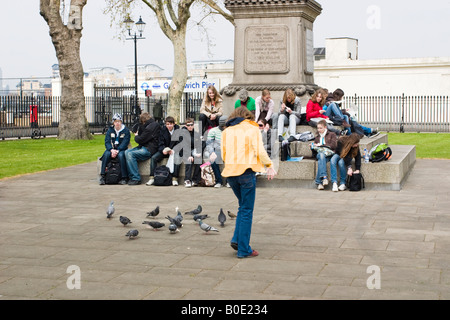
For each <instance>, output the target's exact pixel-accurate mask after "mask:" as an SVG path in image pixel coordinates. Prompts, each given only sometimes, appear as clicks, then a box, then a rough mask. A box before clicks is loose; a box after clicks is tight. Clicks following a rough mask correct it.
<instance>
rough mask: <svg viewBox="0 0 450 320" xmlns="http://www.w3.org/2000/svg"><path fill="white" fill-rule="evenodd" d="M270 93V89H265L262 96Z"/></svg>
mask: <svg viewBox="0 0 450 320" xmlns="http://www.w3.org/2000/svg"><path fill="white" fill-rule="evenodd" d="M268 95H270V91H269V89H264V90H263V91H262V93H261V96H263V97H265V96H268Z"/></svg>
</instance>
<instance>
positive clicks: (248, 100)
mask: <svg viewBox="0 0 450 320" xmlns="http://www.w3.org/2000/svg"><path fill="white" fill-rule="evenodd" d="M238 97H239V98H238V100H236V102H235V104H234V108H235V109H236V108H239V107H240V106H245V107H247V109H248V110H249V111H251V112H252V113H253V114H255V112H256V111H255V110H256V105H255V99H253V98H252V97H250V96H249V95H248V91H247V90H246V89H241V90H240V91H239V96H238Z"/></svg>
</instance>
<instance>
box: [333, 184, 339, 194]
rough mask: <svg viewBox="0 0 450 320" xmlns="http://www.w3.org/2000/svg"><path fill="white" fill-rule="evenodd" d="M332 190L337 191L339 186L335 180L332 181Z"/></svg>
mask: <svg viewBox="0 0 450 320" xmlns="http://www.w3.org/2000/svg"><path fill="white" fill-rule="evenodd" d="M332 190H333V192H338V191H339V188H338V185H337V183H336V182H333V189H332Z"/></svg>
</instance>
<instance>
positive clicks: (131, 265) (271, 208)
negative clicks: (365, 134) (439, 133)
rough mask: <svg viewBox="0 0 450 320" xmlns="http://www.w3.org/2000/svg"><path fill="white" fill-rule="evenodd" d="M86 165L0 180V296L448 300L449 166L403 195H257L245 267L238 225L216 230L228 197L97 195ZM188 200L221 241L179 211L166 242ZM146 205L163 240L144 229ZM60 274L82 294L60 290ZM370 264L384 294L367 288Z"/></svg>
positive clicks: (202, 193) (423, 166)
mask: <svg viewBox="0 0 450 320" xmlns="http://www.w3.org/2000/svg"><path fill="white" fill-rule="evenodd" d="M96 166H97V164H96V162H93V163H88V164H83V165H78V166H73V167H69V168H64V169H58V170H52V171H47V172H41V173H36V174H30V175H24V176H21V177H16V178H8V179H3V180H0V300H2V299H5V300H7V299H36V300H40V299H44V300H47V299H57V300H61V299H63V300H66V299H67V300H72V299H85V300H89V299H101V300H106V299H121V300H128V299H133V300H135V299H144V300H155V299H162V300H174V299H175V300H216V299H219V300H230V299H233V300H236V299H238V300H298V299H333V300H334V299H362V300H365V299H370V300H372V299H374V300H377V299H432V300H437V299H450V249H449V248H450V213H449V211H448V205H449V204H450V201H449V200H448V199H449V198H450V197H449V195H450V181H449V180H448V179H443V178H442V177H446V176H447V175H448V173H449V172H450V161H448V160H420V159H419V160H417V161H416V164H415V166H414V168H413V169H412V171H411V173H410V175H409V177H408V179H407V181H406V182H405V183H404V186H403V188H402V190H400V191H386V190H384V191H382V190H364V191H361V192H358V193H351V192H348V191H345V192H338V193H333V192H331V191H330V190H325V191H318V190H315V189H296V188H292V187H289V188H283V187H281V188H277V189H273V188H263V187H258V188H257V200H256V208H255V213H254V219H253V231H252V239H251V245H252V247H253V248H254V249H257V250H258V251H259V252H260V255H259V256H258V257H255V258H247V259H238V258H237V257H236V252H235V251H234V250H232V249H231V247H230V246H229V241H230V239H231V236H232V233H233V229H234V220H230V219H229V218H228V220H227V221H226V224H225V227H224V228H221V227H220V226H219V223H218V221H217V216H218V213H219V209H220V208H223V209H224V210H225V211H227V210H230V211H232V212H236V210H237V202H236V199H235V197H234V195H233V193H232V191H231V189H228V188H221V189H216V188H200V187H198V188H190V189H186V188H184V187H183V186H177V187H173V186H171V187H154V186H152V187H148V186H145V185H139V186H127V185H126V186H99V185H98V183H97V175H96V169H97V168H96ZM436 181H439V183H438V184H437V183H436ZM111 200H114V201H115V205H116V213H115V215H114V217H113V218H112V219H111V220H108V219H106V213H105V212H106V207H107V206H108V204H109V201H111ZM198 204H202V206H203V211H204V213H207V214H208V215H209V216H210V218H207V219H206V220H205V222H207V223H208V224H211V225H213V226H215V227H217V228H218V229H219V232H218V233H212V234H205V233H204V232H203V231H202V230H200V228H199V227H198V225H197V223H196V222H194V221H193V220H192V218H191V217H189V216H185V219H184V221H183V222H184V226H183V228H181V229H180V232H178V233H176V234H170V233H169V232H168V230H167V226H168V220H166V219H165V218H164V217H165V216H167V215H171V216H174V215H175V207H177V206H178V207H179V208H180V211H182V212H185V211H188V210H191V209H193V208H195V207H196V206H197V205H198ZM156 205H159V206H160V208H161V213H160V215H159V216H157V217H156V218H155V219H154V220H156V221H161V222H164V223H166V226H165V227H164V228H163V229H162V230H160V231H153V230H151V229H148V228H146V226H145V225H143V224H142V221H144V220H146V218H145V217H146V214H145V213H146V212H147V211H150V210H152V209H154V207H156ZM120 215H125V216H127V217H129V218H130V219H131V220H132V221H133V223H132V224H131V225H129V226H126V227H124V226H122V225H121V224H120V223H119V216H120ZM131 228H136V229H138V230H139V236H138V237H137V238H136V239H131V240H130V239H128V238H127V237H126V236H125V234H126V232H127V231H128V230H130V229H131ZM69 266H77V267H78V268H79V271H80V284H81V287H80V289H69V288H68V280H70V279H71V278H70V277H71V276H73V275H74V274H73V273H71V272H70V271H69V272H68V271H67V270H68V267H69ZM369 266H378V267H379V269H380V273H379V275H380V284H381V287H380V289H369V288H368V286H367V281H368V279H369V277H370V276H371V275H372V273H371V272H369V273H368V267H369ZM69 284H70V283H69Z"/></svg>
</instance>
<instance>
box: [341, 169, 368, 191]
mask: <svg viewBox="0 0 450 320" xmlns="http://www.w3.org/2000/svg"><path fill="white" fill-rule="evenodd" d="M345 185H346V187H347V189H348V190H349V191H360V190H361V189H364V188H365V187H366V186H365V183H364V177H363V175H362V174H361V173H353V174H352V175H351V176H347V181H346V183H345Z"/></svg>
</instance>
